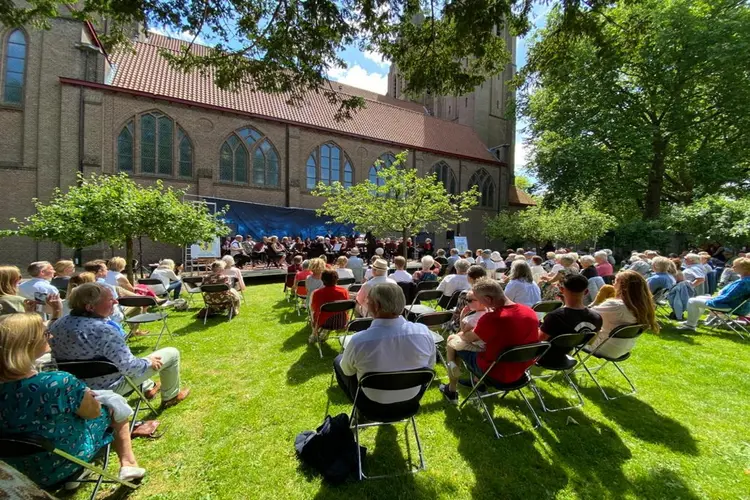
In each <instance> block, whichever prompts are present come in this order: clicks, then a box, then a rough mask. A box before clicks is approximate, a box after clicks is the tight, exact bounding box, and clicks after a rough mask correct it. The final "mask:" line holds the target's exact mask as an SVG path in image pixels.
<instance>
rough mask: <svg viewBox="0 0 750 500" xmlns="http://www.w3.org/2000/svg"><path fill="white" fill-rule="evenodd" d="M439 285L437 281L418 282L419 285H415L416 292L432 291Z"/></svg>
mask: <svg viewBox="0 0 750 500" xmlns="http://www.w3.org/2000/svg"><path fill="white" fill-rule="evenodd" d="M439 285H440V282H438V281H420V282H419V283H417V292H421V291H422V290H434V289H436V288H437V287H438V286H439ZM441 293H442V292H441Z"/></svg>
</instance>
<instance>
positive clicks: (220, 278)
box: [201, 273, 241, 314]
mask: <svg viewBox="0 0 750 500" xmlns="http://www.w3.org/2000/svg"><path fill="white" fill-rule="evenodd" d="M219 284H226V285H229V277H228V276H225V275H223V274H214V273H211V274H209V275H208V276H205V277H204V278H203V282H202V283H201V285H219ZM203 297H204V300H205V302H206V308H208V311H209V313H211V314H213V313H216V312H219V311H224V310H226V309H229V308H230V307H232V306H234V308H235V310H237V309H239V307H240V300H241V297H240V294H239V292H237V290H234V289H230V290H227V291H225V292H214V293H204V294H203Z"/></svg>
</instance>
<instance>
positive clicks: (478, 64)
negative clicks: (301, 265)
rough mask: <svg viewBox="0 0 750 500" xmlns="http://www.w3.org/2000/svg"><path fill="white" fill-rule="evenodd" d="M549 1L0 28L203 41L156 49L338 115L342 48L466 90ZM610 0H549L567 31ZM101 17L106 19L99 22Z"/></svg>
mask: <svg viewBox="0 0 750 500" xmlns="http://www.w3.org/2000/svg"><path fill="white" fill-rule="evenodd" d="M549 1H550V0H463V1H461V2H455V1H449V0H429V1H428V0H375V1H370V0H315V1H299V0H292V1H283V2H281V1H266V0H212V1H206V2H192V1H187V0H131V1H127V2H122V1H119V2H106V1H101V0H81V1H78V2H69V1H68V0H28V1H27V2H16V1H15V0H0V24H3V25H6V26H22V25H26V24H34V25H36V26H41V27H49V25H50V21H51V19H52V18H54V17H56V16H63V17H71V16H72V17H73V18H74V19H80V20H87V21H92V22H94V23H96V24H98V25H100V26H102V27H104V26H106V29H101V30H99V31H100V38H101V39H102V40H103V42H104V43H105V44H106V45H107V46H108V47H109V48H111V47H114V46H116V45H122V44H127V43H128V40H129V38H130V37H131V36H132V34H133V33H134V27H135V26H137V25H139V24H145V25H147V26H156V27H159V28H164V29H166V30H169V31H173V32H176V33H183V32H187V33H193V34H195V35H196V36H197V35H199V34H200V35H201V36H202V37H203V38H205V39H207V40H208V43H209V45H210V46H211V47H212V49H213V50H211V51H210V52H209V53H207V54H200V55H198V54H196V53H194V52H193V51H191V50H190V45H191V44H189V43H186V44H185V45H184V47H183V51H182V53H181V54H179V55H176V56H175V55H171V54H167V53H166V52H163V54H164V55H165V56H166V57H168V58H169V59H170V61H171V62H172V63H173V64H174V65H175V66H176V67H178V68H180V69H183V70H191V69H197V70H199V71H202V72H204V73H205V74H211V75H212V77H213V79H214V81H215V82H216V84H217V85H218V86H219V87H221V88H229V89H231V88H233V87H236V86H237V85H240V84H241V85H251V86H252V87H253V88H255V89H257V90H260V91H264V92H273V93H284V94H286V95H288V96H289V97H290V99H291V100H293V101H295V100H299V99H300V98H301V97H302V96H303V95H304V93H305V92H307V91H309V90H313V91H316V92H322V93H324V94H325V96H326V97H327V98H328V99H330V100H331V101H332V102H334V103H338V104H339V105H340V107H339V117H346V116H349V115H350V113H351V111H352V110H356V109H357V108H359V107H362V106H363V105H364V100H363V99H361V98H358V97H351V96H348V95H343V94H340V93H338V92H336V91H335V90H334V88H333V86H331V84H330V82H329V81H328V80H327V79H326V76H327V75H328V73H329V71H330V70H332V69H335V68H339V67H346V64H345V62H344V61H343V59H342V58H341V55H340V54H341V52H342V51H343V50H344V49H345V48H346V47H348V46H352V45H353V46H355V47H358V48H359V49H362V50H375V51H378V52H380V53H382V54H383V55H384V57H385V58H386V59H388V60H390V61H392V62H394V63H396V64H397V65H398V67H399V70H400V71H401V72H402V74H403V76H404V77H405V79H406V81H407V82H408V86H409V90H410V91H411V92H413V93H415V94H422V93H424V92H426V91H431V92H433V93H436V94H446V95H451V94H457V95H460V94H464V93H467V92H470V91H473V90H474V87H475V86H477V85H479V84H480V83H481V82H482V81H484V80H485V79H486V78H488V77H490V76H493V75H496V74H498V73H499V72H501V71H502V70H503V68H504V67H505V65H506V64H507V63H508V62H510V54H509V52H508V50H507V48H506V47H505V42H504V39H503V37H499V36H497V31H496V27H497V26H503V25H506V24H507V25H508V26H510V28H511V31H512V32H513V34H515V35H518V34H522V33H526V32H527V31H528V30H529V27H530V23H529V16H530V13H531V8H532V6H533V4H534V3H535V2H536V3H549ZM610 2H611V0H557V2H556V3H559V4H561V5H562V6H563V8H564V10H565V12H566V14H567V15H566V26H568V27H569V29H570V30H571V31H580V30H583V29H585V25H584V24H583V22H582V19H583V17H582V16H581V15H580V14H581V13H582V12H584V11H585V10H586V9H588V8H590V7H591V6H598V5H606V4H608V3H610ZM102 20H106V24H104V23H103V22H102Z"/></svg>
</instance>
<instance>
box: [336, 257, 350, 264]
mask: <svg viewBox="0 0 750 500" xmlns="http://www.w3.org/2000/svg"><path fill="white" fill-rule="evenodd" d="M348 262H349V259H347V258H346V257H345V256H344V255H342V256H341V257H339V258H338V259H336V265H337V266H338V267H346V264H347V263H348Z"/></svg>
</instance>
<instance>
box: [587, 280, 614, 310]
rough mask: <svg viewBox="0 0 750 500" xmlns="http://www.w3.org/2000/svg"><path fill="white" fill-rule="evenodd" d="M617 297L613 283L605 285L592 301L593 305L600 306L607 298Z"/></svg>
mask: <svg viewBox="0 0 750 500" xmlns="http://www.w3.org/2000/svg"><path fill="white" fill-rule="evenodd" d="M614 298H615V287H613V286H612V285H603V286H602V287H601V288H600V289H599V292H598V293H597V294H596V298H595V299H594V302H592V303H591V306H592V307H593V306H598V305H599V304H601V303H602V302H604V301H605V300H609V299H614Z"/></svg>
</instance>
